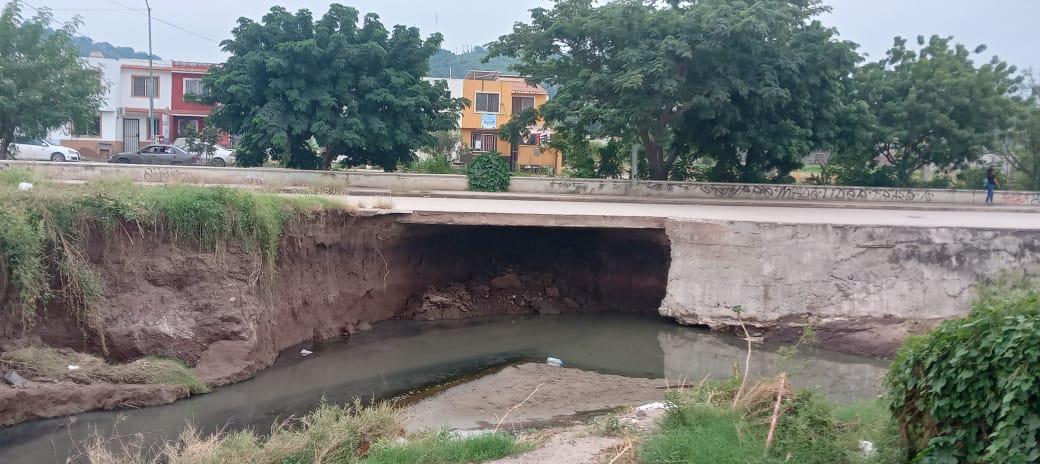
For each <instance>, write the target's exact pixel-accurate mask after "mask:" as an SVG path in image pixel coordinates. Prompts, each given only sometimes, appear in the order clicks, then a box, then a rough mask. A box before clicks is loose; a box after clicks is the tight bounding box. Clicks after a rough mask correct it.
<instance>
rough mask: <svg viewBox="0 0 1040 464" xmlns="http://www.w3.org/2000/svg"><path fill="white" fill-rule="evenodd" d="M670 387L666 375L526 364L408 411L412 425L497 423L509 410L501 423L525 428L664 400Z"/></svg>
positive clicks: (451, 390) (471, 426)
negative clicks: (640, 376) (642, 375)
mask: <svg viewBox="0 0 1040 464" xmlns="http://www.w3.org/2000/svg"><path fill="white" fill-rule="evenodd" d="M536 389H537V391H536ZM666 390H667V383H666V381H664V380H660V379H657V380H653V379H636V378H629V377H621V376H616V375H604V374H598V373H595V372H588V371H583V370H579V369H569V368H559V367H552V366H548V365H545V364H522V365H519V366H510V367H507V368H505V369H503V370H502V371H500V372H497V373H495V374H491V375H488V376H486V377H483V378H480V379H477V380H475V381H473V382H469V383H465V384H462V385H457V386H454V387H451V388H449V389H447V390H445V391H444V392H441V393H439V394H437V395H434V396H432V397H430V398H427V399H425V400H423V401H420V402H419V403H416V404H415V405H413V406H411V407H409V408H408V409H407V410H406V411H405V415H406V418H407V423H408V427H409V429H411V430H422V429H427V428H442V427H446V428H451V429H477V428H485V429H486V428H494V427H495V425H496V424H498V422H499V421H500V420H502V418H503V416H505V415H506V414H507V413H508V416H505V420H504V421H503V425H502V427H504V428H514V427H517V428H523V427H529V426H534V425H544V424H547V423H559V422H567V421H568V420H572V419H575V418H577V417H578V416H581V415H583V413H593V412H597V411H605V410H608V409H613V408H618V407H623V406H637V405H641V404H646V403H650V402H654V401H660V400H661V399H662V398H664V395H665V392H666ZM532 392H534V394H533V395H532ZM528 396H530V398H529V399H527V401H526V402H525V403H524V404H523V405H522V406H521V407H519V408H516V409H513V410H512V411H510V410H511V409H512V408H513V407H514V406H516V405H518V404H520V403H521V402H523V401H524V400H525V399H526V398H528Z"/></svg>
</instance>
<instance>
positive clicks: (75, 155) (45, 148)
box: [9, 137, 79, 161]
mask: <svg viewBox="0 0 1040 464" xmlns="http://www.w3.org/2000/svg"><path fill="white" fill-rule="evenodd" d="M9 148H10V150H9V151H10V152H11V155H12V156H13V157H14V159H16V160H32V161H79V152H78V151H76V150H73V149H71V148H68V147H63V146H61V145H51V144H50V143H48V142H47V141H46V140H42V139H30V138H27V137H15V138H14V143H12V144H11V145H10V147H9Z"/></svg>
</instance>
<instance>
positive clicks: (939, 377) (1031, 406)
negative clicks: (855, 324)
mask: <svg viewBox="0 0 1040 464" xmlns="http://www.w3.org/2000/svg"><path fill="white" fill-rule="evenodd" d="M1000 293H1001V294H998V292H996V291H993V290H989V291H985V292H984V293H983V295H982V297H980V299H979V301H978V302H977V303H976V304H975V306H974V308H973V311H972V313H971V314H970V315H969V316H968V317H967V318H965V319H963V320H955V321H948V322H946V323H944V324H943V325H942V326H940V327H939V328H938V329H937V330H936V331H934V332H933V333H931V334H929V335H926V336H922V337H918V338H915V339H912V340H911V341H909V342H908V343H907V345H906V346H905V347H904V349H903V350H902V351H901V352H900V354H899V356H898V357H897V358H896V361H895V363H894V364H893V365H892V368H891V370H890V372H889V374H888V377H887V379H886V383H887V386H888V389H889V395H890V397H891V405H890V408H891V411H892V413H893V416H894V417H895V418H896V420H897V421H898V422H899V424H900V426H901V428H902V430H903V432H904V433H905V434H906V436H907V438H908V439H909V440H910V443H911V446H912V447H913V450H914V451H915V452H917V455H918V456H917V460H919V461H923V462H951V463H952V462H993V463H1017V462H1036V461H1037V460H1040V446H1038V443H1037V437H1038V436H1040V395H1038V390H1037V385H1040V363H1038V362H1037V361H1038V360H1040V337H1037V332H1038V331H1040V294H1038V293H1037V292H1036V291H1035V289H1031V288H1028V287H1009V288H1006V289H1003V290H1001V291H1000ZM915 462H916V461H915Z"/></svg>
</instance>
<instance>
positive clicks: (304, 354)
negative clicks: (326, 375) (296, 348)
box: [300, 350, 314, 356]
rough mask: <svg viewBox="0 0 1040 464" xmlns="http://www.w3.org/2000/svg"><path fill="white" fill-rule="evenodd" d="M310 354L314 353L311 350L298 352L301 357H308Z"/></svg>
mask: <svg viewBox="0 0 1040 464" xmlns="http://www.w3.org/2000/svg"><path fill="white" fill-rule="evenodd" d="M312 354H314V352H313V351H311V350H300V355H301V356H310V355H312Z"/></svg>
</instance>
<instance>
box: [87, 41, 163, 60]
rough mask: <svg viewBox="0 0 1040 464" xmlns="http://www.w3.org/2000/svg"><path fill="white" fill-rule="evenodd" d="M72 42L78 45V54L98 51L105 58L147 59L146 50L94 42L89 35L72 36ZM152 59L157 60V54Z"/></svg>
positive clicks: (89, 53) (88, 54)
mask: <svg viewBox="0 0 1040 464" xmlns="http://www.w3.org/2000/svg"><path fill="white" fill-rule="evenodd" d="M72 42H73V43H75V44H76V46H77V47H79V56H90V55H91V53H94V52H95V51H96V52H100V53H101V54H102V55H104V56H105V58H136V59H139V60H147V59H148V53H147V52H139V51H137V50H134V49H133V48H130V47H117V46H115V45H112V44H110V43H108V42H95V41H94V40H93V39H91V38H90V37H73V38H72ZM152 59H154V60H159V59H161V58H159V57H158V56H157V55H152Z"/></svg>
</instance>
